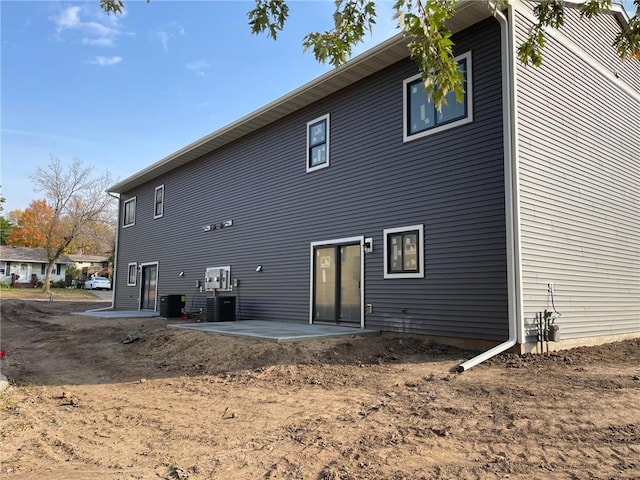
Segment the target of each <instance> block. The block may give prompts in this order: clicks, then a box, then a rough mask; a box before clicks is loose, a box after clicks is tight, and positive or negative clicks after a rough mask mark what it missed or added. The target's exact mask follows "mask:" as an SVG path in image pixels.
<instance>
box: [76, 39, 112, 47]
mask: <svg viewBox="0 0 640 480" xmlns="http://www.w3.org/2000/svg"><path fill="white" fill-rule="evenodd" d="M82 43H83V44H85V45H91V46H94V47H113V46H114V45H115V41H114V40H113V38H106V37H103V38H83V39H82Z"/></svg>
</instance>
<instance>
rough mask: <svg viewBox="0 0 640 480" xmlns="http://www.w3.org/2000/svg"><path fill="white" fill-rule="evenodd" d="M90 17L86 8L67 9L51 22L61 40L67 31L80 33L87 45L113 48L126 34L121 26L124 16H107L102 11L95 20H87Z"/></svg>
mask: <svg viewBox="0 0 640 480" xmlns="http://www.w3.org/2000/svg"><path fill="white" fill-rule="evenodd" d="M88 15H89V13H88V12H87V11H86V7H84V6H74V7H67V8H65V9H64V10H62V11H61V12H60V13H59V14H58V15H54V16H53V17H51V18H50V20H51V21H52V22H53V23H54V25H55V27H56V33H57V35H58V37H59V38H62V34H63V33H65V32H66V31H75V32H79V33H80V34H81V35H82V36H83V38H82V43H83V44H85V45H91V46H99V47H111V46H114V45H115V43H116V39H117V38H118V37H119V36H121V35H125V34H126V33H125V32H124V31H123V30H122V27H121V25H120V18H121V17H122V15H120V16H117V15H106V14H104V13H103V12H102V11H100V12H98V15H96V19H95V20H89V19H87V16H88Z"/></svg>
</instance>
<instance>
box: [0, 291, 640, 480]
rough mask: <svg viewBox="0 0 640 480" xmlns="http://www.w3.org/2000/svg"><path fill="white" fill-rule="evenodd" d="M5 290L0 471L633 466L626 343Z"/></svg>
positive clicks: (638, 384)
mask: <svg viewBox="0 0 640 480" xmlns="http://www.w3.org/2000/svg"><path fill="white" fill-rule="evenodd" d="M99 306H103V305H101V304H99V303H77V302H62V301H61V302H55V301H54V302H38V301H21V300H14V299H10V300H7V299H4V300H3V301H2V306H1V314H2V324H1V326H2V332H1V333H2V338H1V348H2V349H3V350H5V351H6V359H4V360H2V373H3V374H4V375H6V376H7V377H8V378H9V381H10V383H11V386H10V387H9V388H8V389H7V390H5V391H4V392H3V393H2V394H0V426H1V428H2V430H1V432H0V462H1V463H0V477H2V478H7V479H53V480H56V479H60V480H62V479H65V480H66V479H71V480H73V479H89V478H96V479H123V480H124V479H314V480H315V479H317V480H330V479H331V480H334V479H336V480H337V479H344V480H346V479H372V480H373V479H380V480H382V479H385V480H387V479H390V480H399V479H412V480H413V479H467V478H469V479H470V478H481V479H493V478H510V479H630V478H636V479H638V478H640V340H635V341H627V342H622V343H617V344H613V345H608V346H603V347H597V348H581V349H575V350H570V351H566V352H562V353H559V354H555V355H551V356H548V357H543V356H537V357H534V356H524V357H518V356H515V355H503V356H500V357H498V358H496V359H494V360H492V361H490V362H489V363H487V364H483V365H480V366H477V367H475V368H473V369H471V370H470V371H468V372H466V373H463V374H456V373H451V372H450V369H451V368H452V367H455V366H456V365H457V364H459V363H460V362H462V361H464V360H466V359H467V358H470V357H471V356H473V353H471V352H464V351H460V350H455V349H451V348H444V347H438V346H432V345H429V344H427V343H426V342H425V341H424V339H422V338H420V337H417V336H408V335H399V334H384V335H380V336H374V337H362V338H359V337H355V336H354V337H349V338H342V339H323V340H313V341H306V342H299V343H287V344H276V343H268V342H260V341H255V340H245V339H238V338H232V337H222V336H217V335H212V334H207V333H200V332H195V331H187V330H173V329H171V330H168V329H166V328H165V325H166V323H167V322H166V321H165V320H161V319H118V320H105V319H93V318H88V317H77V316H70V315H69V314H68V313H69V312H71V311H82V310H86V309H87V308H96V307H99Z"/></svg>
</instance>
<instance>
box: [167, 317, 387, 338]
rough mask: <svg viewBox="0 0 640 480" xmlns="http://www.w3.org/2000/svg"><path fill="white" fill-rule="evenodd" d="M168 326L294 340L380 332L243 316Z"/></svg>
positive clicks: (224, 333) (231, 334)
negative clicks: (247, 318)
mask: <svg viewBox="0 0 640 480" xmlns="http://www.w3.org/2000/svg"><path fill="white" fill-rule="evenodd" d="M167 327H168V328H179V329H187V330H199V331H202V332H210V333H217V334H218V335H228V336H234V337H250V338H257V339H261V340H269V341H272V342H293V341H297V340H307V339H312V338H320V337H340V336H348V335H358V336H360V335H376V334H379V333H380V331H379V330H371V329H366V328H365V329H363V328H353V327H346V326H340V325H309V324H308V323H288V322H271V321H266V320H239V321H236V322H203V323H173V324H169V325H167Z"/></svg>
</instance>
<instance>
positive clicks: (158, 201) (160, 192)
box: [153, 185, 164, 218]
mask: <svg viewBox="0 0 640 480" xmlns="http://www.w3.org/2000/svg"><path fill="white" fill-rule="evenodd" d="M163 215H164V185H160V186H159V187H156V191H155V200H154V210H153V218H160V217H162V216H163Z"/></svg>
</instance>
